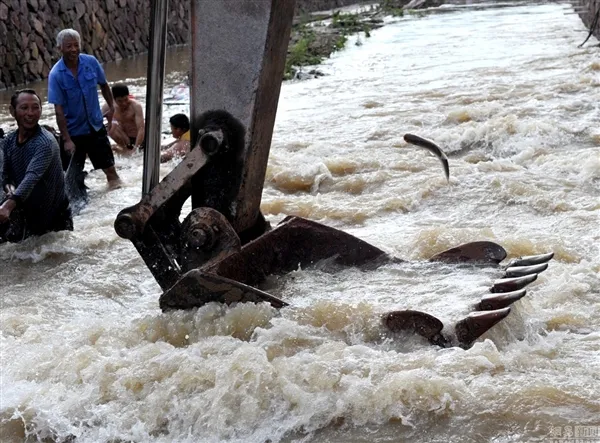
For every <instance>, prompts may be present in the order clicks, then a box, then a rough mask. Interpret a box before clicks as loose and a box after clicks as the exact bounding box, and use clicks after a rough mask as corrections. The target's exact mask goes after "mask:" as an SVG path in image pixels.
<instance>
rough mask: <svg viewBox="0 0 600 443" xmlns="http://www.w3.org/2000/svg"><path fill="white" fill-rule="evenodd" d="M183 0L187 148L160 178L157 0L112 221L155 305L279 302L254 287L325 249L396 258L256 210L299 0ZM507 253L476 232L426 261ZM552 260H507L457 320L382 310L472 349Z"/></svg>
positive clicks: (485, 260)
mask: <svg viewBox="0 0 600 443" xmlns="http://www.w3.org/2000/svg"><path fill="white" fill-rule="evenodd" d="M190 1H191V24H192V44H191V75H190V78H191V95H190V97H191V118H190V122H191V134H192V136H191V146H192V149H191V152H190V153H189V154H188V155H187V156H186V157H185V158H184V159H183V160H182V161H181V162H180V163H179V164H178V165H177V166H176V167H175V168H174V169H173V170H172V171H171V172H170V173H169V174H168V175H167V176H165V177H164V178H163V179H162V180H160V181H159V174H158V172H159V167H158V161H159V158H160V155H159V154H160V129H161V128H160V126H161V121H162V114H161V113H162V91H163V82H164V64H165V48H166V46H165V42H166V32H167V16H168V14H167V12H168V0H152V11H153V16H152V22H151V32H150V39H151V42H150V43H151V44H150V51H149V66H148V91H147V100H146V103H147V105H146V106H147V107H146V141H147V146H146V149H145V151H144V177H143V178H144V180H143V193H142V198H141V199H140V201H139V202H138V203H137V204H135V205H134V206H131V207H128V208H125V209H123V210H122V211H121V212H120V213H119V214H118V216H117V218H116V220H115V230H116V232H117V233H118V234H119V235H120V236H121V237H123V238H126V239H129V240H131V242H132V243H133V244H134V246H135V247H136V249H137V250H138V252H139V253H140V255H141V256H142V258H143V259H144V261H145V263H146V265H147V266H148V268H149V269H150V271H151V272H152V274H153V276H154V277H155V279H156V281H157V282H158V284H159V285H160V286H161V288H162V290H163V294H162V296H161V297H160V307H161V308H162V309H163V310H165V311H167V310H172V309H191V308H195V307H199V306H202V305H204V304H206V303H211V302H217V303H225V304H230V303H241V302H252V303H256V302H267V303H270V304H271V305H272V306H273V307H275V308H283V307H285V306H288V303H287V302H286V301H284V300H280V299H279V298H277V297H275V296H273V295H271V294H268V293H266V292H264V291H261V290H260V289H258V288H257V285H259V284H260V283H261V282H263V281H264V280H265V278H266V277H267V276H269V275H272V274H285V273H287V272H291V271H294V270H296V269H297V268H298V266H301V267H303V268H306V267H310V266H311V265H313V264H315V263H317V262H319V261H321V260H326V259H327V260H332V262H334V263H336V264H338V265H339V266H359V267H361V268H363V269H365V270H369V269H373V268H374V267H377V266H379V265H381V264H382V263H390V262H393V263H402V260H399V259H397V258H395V257H391V256H389V255H388V254H386V253H385V252H384V251H382V250H381V249H379V248H377V247H375V246H373V245H371V244H369V243H367V242H365V241H363V240H360V239H358V238H356V237H354V236H352V235H350V234H348V233H345V232H343V231H340V230H337V229H334V228H331V227H328V226H324V225H322V224H319V223H316V222H314V221H310V220H306V219H302V218H299V217H288V218H286V219H285V220H283V221H282V222H281V223H280V224H279V225H277V226H276V227H275V228H273V229H272V228H271V226H270V224H269V223H268V222H267V221H266V220H265V218H264V217H263V215H262V214H261V212H260V203H261V197H262V191H263V185H264V180H265V174H266V168H267V162H268V157H269V150H270V145H271V138H272V135H273V127H274V123H275V115H276V112H277V103H278V100H279V92H280V89H281V82H282V78H283V72H284V66H285V59H286V53H287V45H288V41H289V39H290V31H291V27H292V21H293V14H294V0H258V1H232V0H190ZM405 138H406V140H407V142H408V143H411V144H414V145H416V146H420V147H423V148H425V149H427V150H429V151H430V152H432V153H433V154H434V155H436V156H437V157H438V158H439V159H440V161H441V162H442V165H443V167H444V172H445V175H446V178H447V179H448V180H449V177H450V176H449V165H448V158H447V157H446V155H445V154H444V152H443V151H442V149H441V148H439V147H438V146H437V145H436V144H435V143H434V142H432V141H431V140H427V139H424V138H421V137H418V136H415V135H412V134H407V136H406V137H405ZM190 197H191V199H192V211H191V212H190V213H189V214H188V215H187V216H185V217H184V220H183V222H181V221H180V218H181V211H182V206H183V203H184V202H185V201H186V200H187V199H188V198H190ZM506 256H507V253H506V251H505V250H504V248H502V247H501V246H500V245H497V244H496V243H493V242H489V241H483V242H473V243H467V244H464V245H460V246H458V247H456V248H452V249H449V250H447V251H444V252H442V253H440V254H438V255H436V256H435V257H433V258H432V259H431V260H432V261H434V262H435V261H442V262H445V263H456V264H460V265H464V264H467V265H476V266H490V265H492V266H499V264H500V262H502V261H503V260H504V259H505V258H506ZM551 258H552V254H544V255H540V256H533V257H524V258H523V259H521V260H516V261H513V262H511V264H510V267H508V268H506V269H504V271H505V272H504V275H502V276H500V277H501V278H500V279H499V280H497V281H496V282H494V283H493V284H492V286H491V289H490V292H491V293H492V294H491V295H488V296H484V297H482V299H481V300H480V302H479V303H478V304H477V305H475V306H474V308H475V312H472V313H470V314H469V315H467V316H466V317H465V318H464V319H463V320H460V321H458V322H457V323H456V324H455V325H454V326H453V327H445V326H444V324H443V323H442V322H441V321H440V320H439V319H437V318H435V317H433V316H431V315H430V314H427V313H423V312H419V311H396V312H392V313H388V314H385V315H383V319H384V324H385V325H386V326H387V328H388V329H389V330H391V331H409V332H411V333H415V334H419V335H422V336H424V337H425V338H427V339H428V340H429V341H430V342H431V343H432V344H435V345H438V346H453V345H459V346H463V347H468V346H470V345H471V344H472V343H473V342H474V341H475V340H476V339H477V338H478V337H479V336H480V335H481V334H483V333H484V332H485V331H487V330H488V329H490V328H491V327H492V326H493V325H495V324H496V323H497V322H498V321H500V320H502V318H504V317H506V315H508V313H509V312H510V305H511V304H512V303H514V302H515V301H517V300H518V299H520V298H521V297H523V296H524V294H525V291H524V290H522V288H523V287H525V286H526V285H528V284H529V283H531V282H532V281H534V280H535V278H536V277H537V273H539V272H542V271H543V270H545V269H546V267H547V262H548V260H550V259H551ZM447 330H451V331H453V332H452V333H451V335H448V333H447V332H446V331H447Z"/></svg>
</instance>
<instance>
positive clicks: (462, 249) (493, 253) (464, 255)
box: [429, 241, 507, 264]
mask: <svg viewBox="0 0 600 443" xmlns="http://www.w3.org/2000/svg"><path fill="white" fill-rule="evenodd" d="M506 255H507V254H506V250H505V249H504V248H503V247H502V246H500V245H499V244H497V243H494V242H490V241H476V242H471V243H465V244H462V245H459V246H456V247H454V248H451V249H447V250H446V251H443V252H440V253H439V254H436V255H434V256H433V257H431V258H430V259H429V261H441V262H445V263H480V264H498V263H500V262H501V261H502V260H504V259H505V258H506Z"/></svg>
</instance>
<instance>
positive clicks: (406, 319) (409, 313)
mask: <svg viewBox="0 0 600 443" xmlns="http://www.w3.org/2000/svg"><path fill="white" fill-rule="evenodd" d="M383 322H384V324H385V325H386V326H387V328H388V329H389V330H390V331H392V332H402V331H406V332H411V333H415V334H418V335H420V336H422V337H424V338H426V339H427V340H429V342H430V343H432V344H434V345H438V346H443V347H446V346H447V345H448V341H447V340H446V338H445V337H444V336H443V335H442V334H441V332H442V329H443V328H444V324H443V323H442V322H441V321H440V320H439V319H437V318H435V317H434V316H432V315H430V314H427V313H425V312H420V311H413V310H405V311H393V312H390V313H388V314H386V315H385V316H384V317H383Z"/></svg>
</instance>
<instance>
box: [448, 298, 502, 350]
mask: <svg viewBox="0 0 600 443" xmlns="http://www.w3.org/2000/svg"><path fill="white" fill-rule="evenodd" d="M509 313H510V308H508V307H507V308H503V309H496V310H494V311H483V312H472V313H471V314H469V315H468V316H467V317H466V318H464V319H462V320H461V321H459V322H458V323H457V324H456V327H455V331H456V338H457V339H458V342H459V344H460V346H461V347H463V348H468V347H470V346H471V345H472V344H473V342H474V341H475V340H477V339H478V338H479V337H481V336H482V335H483V334H485V333H486V332H487V331H488V330H489V329H490V328H492V327H493V326H494V325H496V324H497V323H498V322H499V321H500V320H502V319H504V318H506V316H507V315H508V314H509Z"/></svg>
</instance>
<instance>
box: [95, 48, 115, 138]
mask: <svg viewBox="0 0 600 443" xmlns="http://www.w3.org/2000/svg"><path fill="white" fill-rule="evenodd" d="M93 59H94V61H95V62H96V78H97V79H98V84H99V85H100V91H101V92H102V97H104V100H105V101H106V105H107V106H108V110H107V111H106V113H104V112H103V113H102V115H103V116H104V117H106V120H107V121H108V130H109V131H110V127H111V126H112V120H113V115H114V114H115V104H114V100H113V95H112V91H111V90H110V86H108V82H107V81H106V74H105V73H104V69H102V65H100V62H98V60H97V59H96V57H93Z"/></svg>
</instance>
